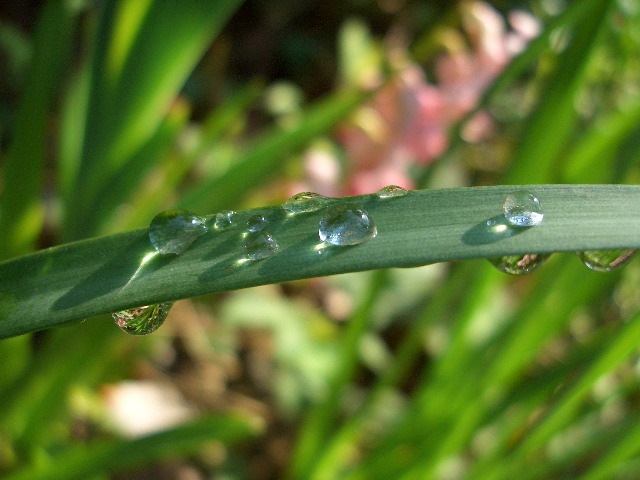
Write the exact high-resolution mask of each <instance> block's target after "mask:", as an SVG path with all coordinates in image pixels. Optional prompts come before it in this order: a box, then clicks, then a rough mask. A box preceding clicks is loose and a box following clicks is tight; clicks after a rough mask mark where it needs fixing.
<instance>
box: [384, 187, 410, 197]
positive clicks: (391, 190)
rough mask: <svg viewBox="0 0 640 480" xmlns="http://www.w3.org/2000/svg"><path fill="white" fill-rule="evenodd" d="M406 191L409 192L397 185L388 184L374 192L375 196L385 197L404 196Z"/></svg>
mask: <svg viewBox="0 0 640 480" xmlns="http://www.w3.org/2000/svg"><path fill="white" fill-rule="evenodd" d="M407 193H409V190H405V189H404V188H402V187H399V186H397V185H388V186H386V187H384V188H381V189H380V190H378V191H377V192H376V196H377V197H378V198H382V199H387V198H397V197H404V196H405V195H406V194H407Z"/></svg>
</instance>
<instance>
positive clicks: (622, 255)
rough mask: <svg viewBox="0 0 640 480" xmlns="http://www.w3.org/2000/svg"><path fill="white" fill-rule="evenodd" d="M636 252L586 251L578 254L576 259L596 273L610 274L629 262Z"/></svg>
mask: <svg viewBox="0 0 640 480" xmlns="http://www.w3.org/2000/svg"><path fill="white" fill-rule="evenodd" d="M636 251H637V250H634V249H627V250H588V251H586V252H578V257H579V258H580V260H582V263H584V264H585V265H586V266H587V267H589V268H590V269H591V270H595V271H596V272H610V271H612V270H615V269H617V268H620V267H622V266H623V265H626V264H627V263H629V262H630V261H631V259H632V258H633V256H634V255H635V254H636Z"/></svg>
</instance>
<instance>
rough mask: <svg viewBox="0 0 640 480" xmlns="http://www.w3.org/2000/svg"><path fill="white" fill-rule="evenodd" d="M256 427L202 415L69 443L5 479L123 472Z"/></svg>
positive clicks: (51, 479) (70, 479) (66, 479)
mask: <svg viewBox="0 0 640 480" xmlns="http://www.w3.org/2000/svg"><path fill="white" fill-rule="evenodd" d="M257 430H258V428H256V424H255V422H252V421H251V419H249V418H242V417H240V416H232V415H225V416H222V415H220V416H217V417H209V418H206V417H205V418H202V419H199V420H196V421H194V422H192V423H190V424H186V425H182V426H180V427H177V428H175V429H173V430H168V431H165V432H161V433H157V434H154V435H150V436H147V437H142V438H138V439H135V440H113V441H102V442H95V443H93V444H91V445H89V446H86V445H82V446H76V447H71V448H69V449H68V450H66V451H63V452H61V453H60V454H58V455H56V456H55V457H53V458H52V459H51V462H46V463H44V464H39V465H37V466H34V467H31V468H26V469H24V470H23V471H18V472H16V473H14V474H10V475H7V476H6V477H4V478H5V479H6V480H55V479H60V480H74V479H78V480H84V479H86V478H87V476H88V475H95V474H98V473H109V474H113V473H116V472H122V471H126V470H129V469H132V468H134V467H137V466H139V465H144V464H146V463H149V462H152V461H164V460H167V459H169V458H176V457H180V456H182V455H188V454H192V453H196V452H198V451H199V450H200V449H201V448H202V447H203V446H204V445H205V444H207V443H208V442H211V441H214V440H218V441H222V442H230V443H231V442H238V441H240V440H244V439H247V438H249V437H251V436H252V435H255V433H256V432H257Z"/></svg>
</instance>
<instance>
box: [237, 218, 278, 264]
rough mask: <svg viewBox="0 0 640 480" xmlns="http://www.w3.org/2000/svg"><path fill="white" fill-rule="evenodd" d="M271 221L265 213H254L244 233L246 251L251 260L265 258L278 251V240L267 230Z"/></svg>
mask: <svg viewBox="0 0 640 480" xmlns="http://www.w3.org/2000/svg"><path fill="white" fill-rule="evenodd" d="M268 226H269V221H268V220H267V219H266V218H264V216H263V215H261V214H257V215H252V216H251V217H249V219H248V220H247V231H246V232H245V233H244V244H243V246H244V251H245V253H246V255H247V258H248V259H249V260H264V259H265V258H269V257H272V256H273V255H275V254H276V253H277V252H278V248H279V246H278V242H277V241H276V239H275V238H274V236H273V235H271V234H270V233H269V232H267V230H266V228H267V227H268Z"/></svg>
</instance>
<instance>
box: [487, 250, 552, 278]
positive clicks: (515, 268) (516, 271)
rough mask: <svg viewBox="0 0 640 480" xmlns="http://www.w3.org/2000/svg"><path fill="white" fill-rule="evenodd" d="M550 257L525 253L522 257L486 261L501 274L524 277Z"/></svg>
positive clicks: (511, 256)
mask: <svg viewBox="0 0 640 480" xmlns="http://www.w3.org/2000/svg"><path fill="white" fill-rule="evenodd" d="M550 256H551V254H550V253H525V254H524V255H506V256H504V257H498V258H489V259H488V260H489V261H490V262H491V264H492V265H493V266H494V267H496V268H497V269H498V270H500V271H501V272H504V273H508V274H509V275H525V274H527V273H531V272H533V271H534V270H536V269H537V268H538V267H539V266H540V265H542V264H543V263H544V262H546V261H547V259H548V258H549V257H550Z"/></svg>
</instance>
